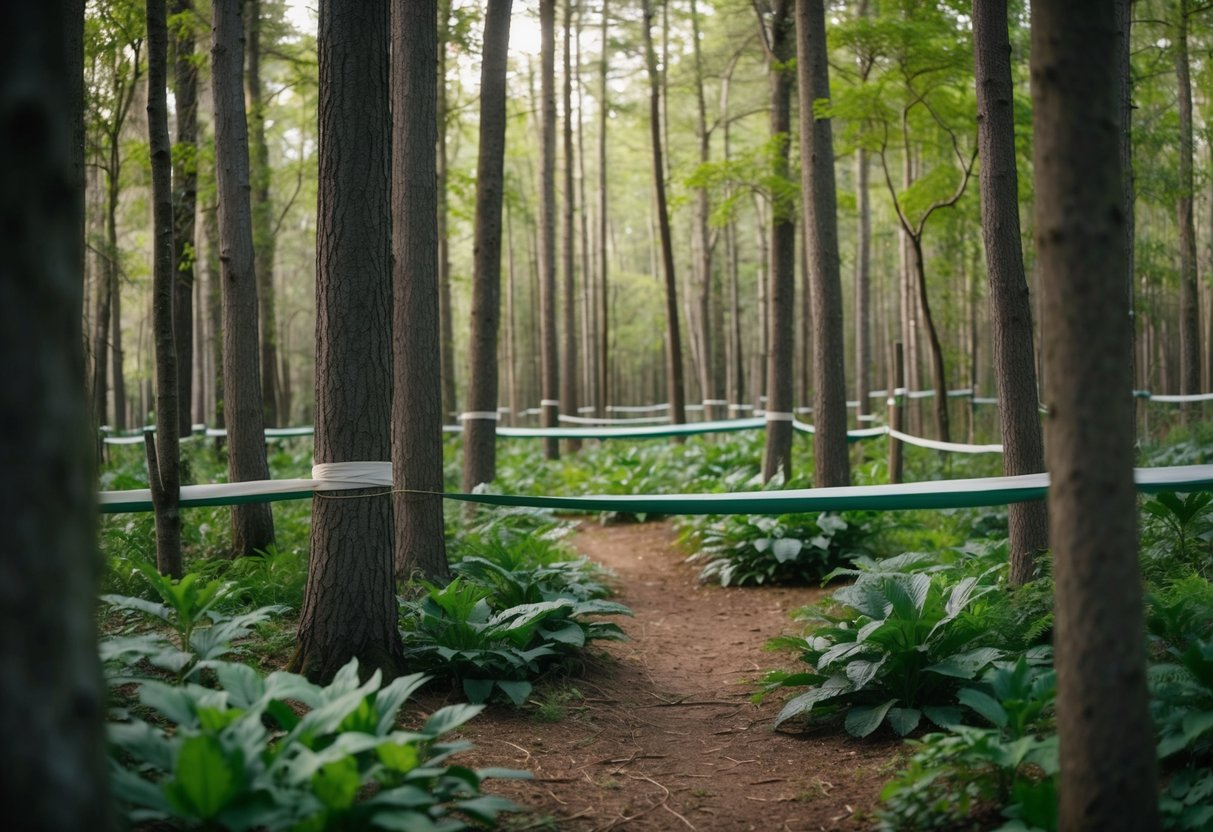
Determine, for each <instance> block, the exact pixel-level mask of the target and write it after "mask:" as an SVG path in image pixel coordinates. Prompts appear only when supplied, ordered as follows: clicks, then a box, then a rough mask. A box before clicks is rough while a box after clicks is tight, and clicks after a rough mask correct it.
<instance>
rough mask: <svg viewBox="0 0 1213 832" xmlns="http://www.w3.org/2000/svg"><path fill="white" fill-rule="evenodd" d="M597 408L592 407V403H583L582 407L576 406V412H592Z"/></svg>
mask: <svg viewBox="0 0 1213 832" xmlns="http://www.w3.org/2000/svg"><path fill="white" fill-rule="evenodd" d="M597 409H598V408H596V407H594V405H592V404H588V405H585V406H584V407H579V408H577V412H578V413H593V412H594V411H595V410H597Z"/></svg>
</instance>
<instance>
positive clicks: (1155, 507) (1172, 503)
mask: <svg viewBox="0 0 1213 832" xmlns="http://www.w3.org/2000/svg"><path fill="white" fill-rule="evenodd" d="M1210 502H1213V493H1209V492H1207V491H1197V492H1194V493H1192V494H1188V495H1187V496H1186V497H1180V496H1179V495H1177V494H1175V493H1173V492H1170V491H1164V492H1162V493H1160V494H1159V495H1158V496H1157V497H1155V498H1154V499H1153V500H1147V501H1146V502H1145V503H1143V504H1142V510H1143V511H1145V512H1146V513H1147V514H1149V515H1151V516H1153V517H1155V518H1157V519H1158V520H1161V521H1162V523H1163V524H1164V526H1165V527H1166V529H1167V531H1169V532H1170V534H1171V535H1173V536H1174V541H1164V548H1165V549H1169V550H1170V551H1169V552H1167V554H1172V556H1174V557H1177V558H1178V560H1179V562H1180V563H1182V564H1184V565H1186V566H1188V567H1189V568H1191V569H1192V570H1193V571H1195V572H1197V573H1199V574H1201V575H1204V574H1205V569H1206V568H1207V560H1208V557H1207V555H1208V542H1209V539H1210V534H1209V530H1207V529H1206V530H1204V532H1205V533H1203V534H1201V537H1202V539H1203V540H1204V542H1205V544H1206V546H1205V549H1204V551H1202V552H1199V553H1198V552H1193V551H1191V548H1192V545H1193V541H1192V538H1193V537H1194V536H1195V535H1196V533H1197V526H1199V525H1200V521H1201V520H1203V519H1204V516H1205V514H1206V509H1207V508H1208V506H1209V503H1210Z"/></svg>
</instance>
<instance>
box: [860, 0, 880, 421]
mask: <svg viewBox="0 0 1213 832" xmlns="http://www.w3.org/2000/svg"><path fill="white" fill-rule="evenodd" d="M867 16H868V0H860V2H859V7H858V9H857V10H856V17H857V18H859V19H864V18H866V17H867ZM858 63H859V75H860V78H861V79H862V80H863V81H867V79H868V74H869V72H870V71H871V67H872V61H871V59H870V58H867V57H860V58H859V60H858ZM868 173H869V171H868V151H867V150H866V149H865V148H863V147H859V148H856V150H855V206H856V214H857V221H856V224H855V398H856V399H857V400H858V402H859V406H858V408H857V409H856V411H855V415H856V416H857V417H858V416H867V415H869V414H871V412H872V403H871V397H870V396H869V395H868V394H869V393H870V392H871V390H872V366H871V365H872V363H873V362H872V335H871V321H872V203H871V199H870V194H869V193H868V180H869V177H868ZM876 354H877V355H879V354H880V352H879V351H877V353H876ZM860 427H864V425H863V424H862V423H861V424H860Z"/></svg>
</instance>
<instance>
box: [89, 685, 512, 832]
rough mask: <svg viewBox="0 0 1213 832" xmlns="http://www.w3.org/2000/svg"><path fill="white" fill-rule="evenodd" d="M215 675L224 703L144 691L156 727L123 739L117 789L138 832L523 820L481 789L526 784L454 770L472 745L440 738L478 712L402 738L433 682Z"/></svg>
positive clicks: (438, 718)
mask: <svg viewBox="0 0 1213 832" xmlns="http://www.w3.org/2000/svg"><path fill="white" fill-rule="evenodd" d="M214 671H215V677H216V679H217V680H218V683H219V688H218V689H212V688H206V687H201V686H199V685H195V684H187V685H183V686H172V685H167V684H163V683H160V682H155V681H147V682H144V683H143V684H142V685H141V686H140V691H139V701H140V704H141V705H142V706H143V707H145V708H147V709H148V710H149V711H151V712H152V713H153V714H154V715H155V718H154V719H153V720H144V719H141V718H138V717H130V718H128V719H127V720H126V721H123V722H117V723H112V724H111V725H110V727H109V735H110V749H111V758H110V760H111V765H110V782H111V789H112V791H113V795H114V798H115V800H116V802H117V804H118V805H119V806H120V807H121V809H122V810H123V812H124V814H125V815H126V817H127V819H128V820H129V821H130V822H131V823H133V824H141V823H146V822H149V821H163V820H170V819H171V820H173V821H174V822H176V823H178V824H181V825H182V826H183V827H184V828H201V829H216V828H222V829H229V830H237V831H238V830H251V829H258V830H268V832H273V830H288V829H289V830H343V829H366V828H376V829H390V830H402V829H409V830H418V831H419V832H424V830H443V831H444V832H446V830H450V832H456V830H462V829H471V828H486V827H492V826H493V825H494V823H495V820H496V818H497V816H498V814H500V813H501V812H503V811H511V810H513V809H514V807H513V805H512V804H511V803H509V802H508V801H505V800H503V799H501V798H497V797H492V796H488V795H483V794H481V792H480V787H481V782H482V780H483V779H484V778H486V777H493V776H497V777H500V776H520V775H521V773H520V772H511V771H500V770H487V771H473V770H470V769H467V768H464V767H461V766H457V765H449V764H447V762H446V761H447V759H448V758H449V757H450V756H451V755H452V754H454V753H456V752H458V751H462V750H464V749H466V748H467V747H468V745H467V744H466V743H458V742H443V741H441V737H442V736H443V735H444V734H447V733H449V732H450V731H452V730H454V729H456V728H458V727H459V726H460V725H462V724H463V723H464V722H466V721H467V720H469V719H471V718H472V717H473V716H475V715H476V713H478V712H479V710H480V708H479V707H477V706H474V705H453V706H449V707H446V708H443V709H441V710H439V711H437V712H436V713H434V714H433V715H432V716H431V717H430V718H429V719H428V720H427V721H426V722H425V724H424V725H423V726H422V727H421V728H420V729H419V730H416V731H402V730H396V723H397V720H398V718H399V712H400V708H401V707H402V706H403V705H404V703H405V701H406V700H407V699H408V697H409V696H410V695H411V694H412V693H413V691H415V690H416V689H417V688H418V687H420V686H421V685H422V684H423V683H424V682H425V677H423V676H422V675H420V674H414V675H411V676H405V677H401V678H399V679H396V680H395V681H393V682H392V683H391V684H389V685H386V686H383V685H381V679H380V675H379V673H378V672H377V671H376V672H375V673H374V674H373V675H372V676H371V678H370V679H368V680H367V681H366V682H365V683H362V684H359V681H358V665H357V662H356V661H351V662H350V663H349V664H348V665H346V666H345V667H344V668H342V669H341V670H340V671H339V672H338V673H337V676H336V678H334V680H333V682H332V684H330V685H328V686H327V687H320V686H317V685H313V684H312V683H310V682H308V681H307V680H306V679H305V678H303V677H302V676H297V675H295V674H292V673H283V672H278V673H272V674H270V675H269V676H266V677H262V676H261V675H260V674H258V673H257V671H255V670H253V669H251V668H249V667H246V666H244V665H239V664H229V663H226V662H217V663H216V664H215V665H214ZM300 705H302V706H304V707H305V708H306V712H305V713H303V714H302V715H300V713H299V712H298V711H297V709H298V708H299V706H300ZM370 787H373V789H374V792H373V794H371V795H370V796H369V797H366V795H367V792H368V789H369V788H370ZM359 797H364V798H365V799H362V800H359V799H358V798H359Z"/></svg>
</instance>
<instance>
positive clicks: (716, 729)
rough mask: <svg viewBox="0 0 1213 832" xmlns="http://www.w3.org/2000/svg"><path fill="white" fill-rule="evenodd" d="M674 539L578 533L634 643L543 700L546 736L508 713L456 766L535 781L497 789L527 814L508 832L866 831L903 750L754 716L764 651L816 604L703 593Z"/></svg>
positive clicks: (795, 597)
mask: <svg viewBox="0 0 1213 832" xmlns="http://www.w3.org/2000/svg"><path fill="white" fill-rule="evenodd" d="M674 536H675V535H674V530H673V528H672V527H671V526H670V525H669V524H668V523H648V524H643V525H619V526H609V527H602V526H597V525H593V524H590V523H586V524H585V525H584V526H583V529H582V531H581V532H579V534H578V535H577V537H576V538H575V543H576V545H577V548H578V549H579V550H580V551H582V552H583V553H585V554H586V555H588V556H590V557H591V558H593V559H595V560H597V561H599V562H601V563H603V564H605V565H606V566H608V567H610V568H611V569H612V570H613V571H614V572H615V573H616V574H617V575H618V576H619V577H618V582H617V586H618V590H619V592H618V596H617V598H618V600H620V601H622V602H623V603H625V604H627V605H629V606H630V607H631V608H632V609H633V610H634V611H635V613H636V618H635V619H634V620H625V621H624V627H625V629H626V630H627V631H628V634H629V636H630V637H631V640H630V641H627V642H623V643H620V644H612V645H609V646H608V647H607V649H606V655H605V656H604V655H602V652H601V651H597V652H598V657H596V658H595V659H593V660H592V661H591V662H590V664H589V666H588V667H587V668H586V672H585V674H584V675H582V676H578V677H575V678H571V679H569V680H568V681H567V682H566V683H564V684H563V685H560V684H558V685H556V686H555V687H554V688H553V687H549V688H548V689H547V692H546V698H547V701H548V702H549V706H548V707H547V708H546V709H542V710H541V711H540V714H541V715H542V714H543V713H549V714H550V715H551V716H560V717H561V718H559V719H557V720H556V721H551V722H544V721H542V719H540V718H538V717H537V716H536V714H534V713H525V712H524V713H517V712H510V711H507V710H506V709H503V708H494V709H492V710H490V711H489V712H486V713H485V714H484V715H482V716H481V717H478V718H477V719H475V720H473V722H472V723H470V724H469V725H468V730H467V731H466V732H465V736H467V738H468V739H471V740H473V741H474V742H475V743H476V750H475V752H473V753H472V754H471V755H464V759H462V760H461V761H462V762H464V763H465V764H472V765H476V766H506V767H513V768H525V769H529V770H530V771H532V772H533V773H534V775H535V779H534V780H533V781H525V782H519V783H506V782H502V781H495V782H494V783H493V785H492V791H494V792H499V793H505V794H507V795H508V796H510V797H511V798H513V799H514V800H516V801H517V802H519V803H522V804H524V805H526V806H527V807H528V808H530V809H532V810H533V814H532V815H530V816H529V817H528V818H527V819H525V820H523V821H522V822H520V823H518V824H517V825H516V824H515V823H514V822H510V823H509V826H510V828H530V829H559V830H581V831H583V832H588V831H589V830H595V831H596V832H603V831H604V830H608V829H626V830H676V829H688V830H789V832H800V830H821V829H829V830H832V829H845V830H854V829H867V828H869V827H870V812H871V810H872V809H873V807H874V806H875V804H876V798H877V794H878V793H879V790H880V787H881V785H882V783H883V782H884V781H885V780H887V779H888V777H889V776H890V774H891V772H892V769H893V768H894V767H895V765H896V760H897V757H898V754H899V748H900V746H899V744H898V743H895V742H886V741H874V742H860V741H856V740H851V739H848V738H846V737H843V736H839V735H838V733H837V732H832V731H831V732H810V733H806V734H801V735H789V734H786V733H775V732H773V731H772V730H771V725H772V722H773V720H774V717H775V715H776V714H777V713H778V709H779V707H780V705H779V703H778V702H777V701H774V700H773V699H772V700H770V701H768V702H767V703H765V704H763V705H762V706H760V707H759V706H755V705H753V704H751V703H750V701H749V696H750V693H751V692H752V687H751V686H750V685H748V684H746V683H747V682H750V681H752V680H754V679H755V678H756V677H757V676H758V675H759V671H760V669H764V668H767V667H771V666H773V665H775V664H776V663H777V661H778V659H777V658H776V656H774V655H773V654H771V653H767V652H764V651H763V649H762V646H763V643H764V642H765V640H766V639H767V638H769V637H771V636H773V635H776V634H778V633H780V632H782V631H784V630H786V629H787V628H788V626H789V622H788V618H787V612H788V611H789V610H791V609H793V608H795V607H797V606H800V605H803V604H805V603H808V602H809V601H811V600H813V599H814V598H816V597H818V596H819V595H820V591H819V590H812V589H779V588H758V589H736V588H733V589H722V588H720V587H717V586H700V585H699V583H698V582H697V581H696V570H695V569H694V568H693V567H691V566H688V565H686V564H685V563H683V559H682V555H681V554H680V553H679V552H678V551H676V550H675V548H674V545H673V544H674ZM562 694H563V695H562ZM578 694H580V695H578ZM544 696H545V694H544V693H543V692H540V693H539V695H538V698H539V699H540V700H541V701H542V700H543V698H544ZM468 757H470V758H471V759H470V760H469V759H467V758H468Z"/></svg>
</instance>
